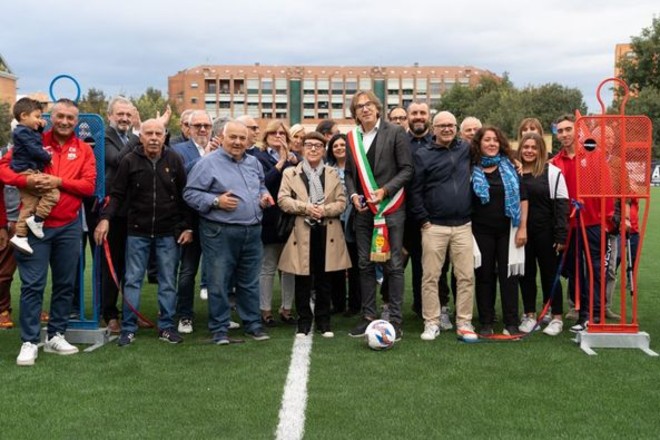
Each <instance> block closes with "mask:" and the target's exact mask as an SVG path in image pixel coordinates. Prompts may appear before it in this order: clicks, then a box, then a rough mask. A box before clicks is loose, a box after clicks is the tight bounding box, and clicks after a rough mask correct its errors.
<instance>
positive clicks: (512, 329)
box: [502, 325, 520, 336]
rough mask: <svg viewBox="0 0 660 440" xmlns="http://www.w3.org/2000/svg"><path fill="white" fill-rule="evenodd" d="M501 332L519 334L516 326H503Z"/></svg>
mask: <svg viewBox="0 0 660 440" xmlns="http://www.w3.org/2000/svg"><path fill="white" fill-rule="evenodd" d="M502 334H503V335H506V336H516V335H519V334H520V330H518V326H515V325H507V326H505V327H504V330H502Z"/></svg>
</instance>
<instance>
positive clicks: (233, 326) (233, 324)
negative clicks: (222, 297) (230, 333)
mask: <svg viewBox="0 0 660 440" xmlns="http://www.w3.org/2000/svg"><path fill="white" fill-rule="evenodd" d="M237 328H241V325H240V324H239V323H238V322H234V321H231V320H230V321H229V330H236V329H237Z"/></svg>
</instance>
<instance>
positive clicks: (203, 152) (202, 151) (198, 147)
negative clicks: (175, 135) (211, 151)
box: [191, 139, 206, 157]
mask: <svg viewBox="0 0 660 440" xmlns="http://www.w3.org/2000/svg"><path fill="white" fill-rule="evenodd" d="M191 140H192V139H191ZM192 143H193V144H194V145H195V148H197V152H198V153H199V157H204V155H205V154H206V150H205V149H204V147H200V146H199V145H197V142H195V141H192Z"/></svg>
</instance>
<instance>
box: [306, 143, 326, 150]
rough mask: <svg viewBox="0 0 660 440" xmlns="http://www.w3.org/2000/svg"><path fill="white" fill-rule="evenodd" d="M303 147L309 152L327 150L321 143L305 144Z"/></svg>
mask: <svg viewBox="0 0 660 440" xmlns="http://www.w3.org/2000/svg"><path fill="white" fill-rule="evenodd" d="M303 147H305V148H307V149H309V150H322V149H323V148H325V145H323V144H321V143H316V142H314V143H310V142H305V143H304V144H303Z"/></svg>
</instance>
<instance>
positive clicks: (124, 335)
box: [117, 332, 135, 347]
mask: <svg viewBox="0 0 660 440" xmlns="http://www.w3.org/2000/svg"><path fill="white" fill-rule="evenodd" d="M134 340H135V333H133V332H121V334H120V335H119V340H118V341H117V345H118V346H120V347H125V346H126V345H130V344H132V343H133V341H134Z"/></svg>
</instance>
